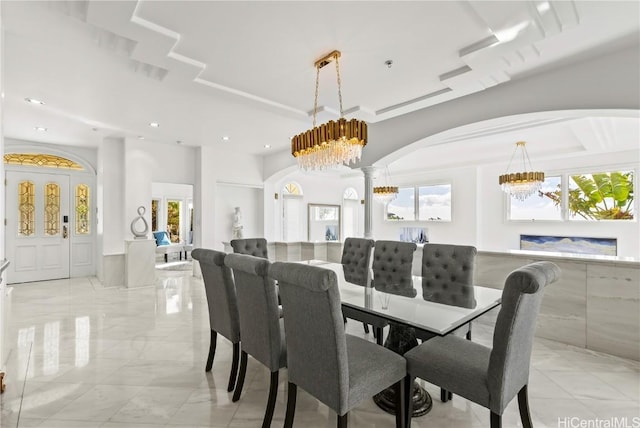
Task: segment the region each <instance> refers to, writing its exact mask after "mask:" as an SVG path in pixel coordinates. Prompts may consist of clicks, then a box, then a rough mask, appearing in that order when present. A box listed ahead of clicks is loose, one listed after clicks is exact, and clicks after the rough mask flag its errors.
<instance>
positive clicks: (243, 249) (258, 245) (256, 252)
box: [231, 238, 269, 259]
mask: <svg viewBox="0 0 640 428" xmlns="http://www.w3.org/2000/svg"><path fill="white" fill-rule="evenodd" d="M231 247H232V248H233V252H234V253H236V254H248V255H250V256H254V257H261V258H263V259H268V258H269V253H268V250H267V240H266V239H264V238H244V239H233V240H232V241H231Z"/></svg>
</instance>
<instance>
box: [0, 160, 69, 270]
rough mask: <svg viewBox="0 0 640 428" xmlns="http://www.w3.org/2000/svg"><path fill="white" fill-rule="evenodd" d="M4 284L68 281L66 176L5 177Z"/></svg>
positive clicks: (15, 174)
mask: <svg viewBox="0 0 640 428" xmlns="http://www.w3.org/2000/svg"><path fill="white" fill-rule="evenodd" d="M6 178H7V181H6V205H7V206H6V228H5V231H6V236H5V240H6V254H7V259H8V260H9V261H10V265H9V267H8V269H7V282H8V283H18V282H30V281H43V280H50V279H59V278H69V270H70V268H69V254H70V246H69V234H70V230H69V227H70V222H69V219H70V200H69V176H68V175H64V174H46V173H40V172H32V171H29V172H22V171H7V173H6Z"/></svg>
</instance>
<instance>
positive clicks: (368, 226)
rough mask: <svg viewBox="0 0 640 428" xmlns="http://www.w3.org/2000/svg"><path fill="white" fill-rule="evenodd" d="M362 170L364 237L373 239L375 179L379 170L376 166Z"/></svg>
mask: <svg viewBox="0 0 640 428" xmlns="http://www.w3.org/2000/svg"><path fill="white" fill-rule="evenodd" d="M360 169H361V170H362V172H363V173H364V237H365V238H369V239H372V238H373V227H372V221H371V215H372V213H373V179H374V175H375V172H376V170H377V168H376V167H375V166H365V167H362V168H360Z"/></svg>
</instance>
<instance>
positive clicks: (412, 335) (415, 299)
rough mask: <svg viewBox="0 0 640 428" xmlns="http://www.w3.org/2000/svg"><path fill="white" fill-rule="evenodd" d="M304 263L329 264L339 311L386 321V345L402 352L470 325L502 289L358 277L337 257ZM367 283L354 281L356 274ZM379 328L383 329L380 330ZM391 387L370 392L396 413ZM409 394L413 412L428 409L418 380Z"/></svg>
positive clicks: (428, 400) (376, 321)
mask: <svg viewBox="0 0 640 428" xmlns="http://www.w3.org/2000/svg"><path fill="white" fill-rule="evenodd" d="M300 263H305V264H309V265H313V266H318V267H322V268H325V269H330V270H332V271H334V272H335V273H336V276H337V279H338V286H339V289H340V298H341V300H342V312H343V314H344V316H345V317H346V318H351V319H354V320H358V321H362V322H364V323H369V324H372V325H373V326H374V327H376V326H377V327H382V326H385V325H389V334H388V336H387V338H386V340H385V341H384V346H385V347H387V348H389V349H391V350H393V351H394V352H397V353H399V354H401V355H403V354H404V353H406V352H408V351H409V350H410V349H411V348H413V347H415V346H418V341H417V339H422V340H428V339H429V338H432V337H435V336H445V335H447V334H451V333H453V332H455V331H456V330H459V329H462V328H463V327H465V326H467V325H469V323H470V322H471V321H473V320H474V319H476V318H478V317H480V316H481V315H483V314H486V313H487V312H488V311H490V310H491V309H493V308H495V307H497V306H499V305H500V301H501V297H502V290H499V289H493V288H488V287H481V286H477V285H466V284H461V283H456V282H449V283H440V284H438V285H433V284H432V283H430V282H429V281H426V280H425V279H423V278H422V277H419V276H413V277H412V281H407V282H405V283H406V284H407V285H406V286H402V287H400V286H398V284H397V283H393V282H389V281H385V280H384V279H383V278H370V277H371V276H372V274H371V273H370V272H369V274H368V277H369V278H370V280H369V281H364V282H363V281H361V278H353V273H352V272H349V271H348V270H345V268H344V266H343V265H342V264H340V263H332V262H327V261H322V260H307V261H303V262H300ZM356 279H357V280H358V281H357V282H358V283H360V284H362V283H366V284H368V285H367V286H362V285H357V284H355V283H354V282H355V281H354V280H356ZM378 331H381V330H378ZM394 394H395V392H394V389H393V388H389V389H387V390H385V391H383V392H381V393H380V394H378V395H376V396H375V397H374V401H375V402H376V404H377V405H378V406H379V407H380V408H382V409H383V410H385V411H387V412H389V413H395V398H394ZM411 399H412V400H413V404H414V407H413V409H414V412H413V416H414V417H415V416H422V415H424V414H426V413H428V412H429V410H430V409H431V404H432V401H431V397H430V396H429V394H428V393H427V391H425V390H424V388H422V387H420V386H419V385H418V384H417V383H415V384H414V387H413V393H412V397H411Z"/></svg>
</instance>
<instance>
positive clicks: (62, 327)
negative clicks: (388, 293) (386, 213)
mask: <svg viewBox="0 0 640 428" xmlns="http://www.w3.org/2000/svg"><path fill="white" fill-rule="evenodd" d="M165 268H166V269H162V270H161V269H158V270H157V282H156V286H155V287H144V288H133V289H126V288H104V287H102V285H101V284H100V283H99V282H98V281H97V280H96V279H95V278H78V279H70V280H60V281H47V282H38V283H31V284H22V285H16V286H14V287H13V291H12V298H11V303H10V305H9V306H8V309H9V310H10V324H9V325H8V328H7V338H6V341H7V343H6V345H7V346H8V347H9V349H10V353H9V355H8V360H7V364H6V368H7V378H6V382H7V390H6V392H5V393H4V394H2V395H1V396H0V397H1V410H2V413H1V419H0V426H1V427H3V428H4V427H34V426H37V427H67V428H73V427H82V428H91V427H114V428H115V427H129V428H137V427H147V428H149V427H154V426H169V427H235V428H241V427H252V428H253V427H258V426H260V423H261V421H262V417H263V414H264V407H265V405H266V396H267V388H268V386H269V373H268V371H267V370H266V369H265V368H264V366H262V365H261V364H256V363H255V362H254V363H253V364H252V363H251V362H249V366H248V371H247V377H246V381H245V387H244V394H243V397H242V399H241V400H240V401H239V402H237V403H232V402H231V394H230V393H228V392H227V391H226V383H227V376H228V373H229V368H230V360H231V345H230V344H229V342H228V341H226V340H224V339H219V340H218V351H217V354H216V359H215V362H214V366H213V370H212V372H211V373H205V372H204V366H205V362H206V356H207V351H208V346H209V323H208V314H207V303H206V298H205V295H204V288H203V285H202V281H201V280H199V279H196V278H194V277H191V276H190V272H189V271H185V270H182V269H184V266H181V265H176V266H171V265H169V266H165ZM347 329H348V331H349V332H350V333H352V334H357V335H362V336H367V335H364V332H363V329H362V324H361V323H358V322H353V321H351V322H348V323H347ZM491 335H492V329H491V327H490V326H489V325H488V324H483V323H478V322H476V323H475V324H474V340H477V341H479V342H481V343H485V344H489V343H490V340H491V339H490V338H491ZM367 337H368V338H369V339H370V340H373V337H372V336H371V335H368V336H367ZM286 379H287V378H286V370H285V371H284V372H282V375H281V377H280V390H279V392H278V402H277V405H276V409H275V415H274V421H273V424H272V426H274V427H279V426H282V423H283V419H284V410H285V397H286V393H285V388H286ZM425 387H426V388H427V390H428V391H430V392H431V394H432V395H433V396H434V398H435V397H439V389H438V388H436V387H434V386H433V385H430V384H426V385H425ZM529 390H530V403H531V408H532V409H531V410H532V414H533V420H534V426H536V427H537V428H541V427H553V428H557V427H559V426H567V427H569V426H581V425H571V423H573V422H571V421H578V422H580V421H583V420H584V421H597V420H601V421H602V420H609V421H611V420H614V419H616V420H624V418H626V421H627V422H628V423H629V424H630V425H629V426H633V425H631V424H632V423H633V418H634V417H635V418H640V364H638V362H634V361H629V360H624V359H621V358H616V357H611V356H608V355H605V354H600V353H596V352H591V351H586V350H583V349H579V348H575V347H572V346H568V345H563V344H560V343H557V342H552V341H549V340H541V339H536V342H535V347H534V353H533V360H532V370H531V380H530V387H529ZM571 418H574V419H571ZM575 418H577V419H575ZM637 420H639V421H640V419H637ZM563 421H566V423H565V424H564V425H563ZM349 422H350V424H349V425H350V427H356V428H357V427H362V428H364V427H366V428H371V427H392V426H394V419H393V418H392V417H391V416H390V415H387V414H385V413H384V412H382V411H381V410H379V409H378V408H377V407H376V405H375V404H373V402H372V401H370V400H369V401H367V402H366V403H365V404H363V405H362V406H360V407H359V408H357V409H356V410H354V411H353V412H352V413H351V416H350V421H349ZM585 423H586V422H585ZM295 425H296V426H300V427H307V428H314V427H334V426H335V414H334V413H333V412H331V411H329V410H328V409H327V407H326V406H324V405H322V404H319V403H318V402H317V401H316V400H315V399H313V398H312V397H310V396H309V395H306V394H305V393H304V392H302V391H299V394H298V406H297V412H296V424H295ZM413 426H414V427H417V428H421V427H430V428H438V427H442V428H445V427H446V428H449V427H488V426H489V413H488V411H487V410H486V409H484V408H481V407H479V406H476V405H474V404H471V403H469V402H468V401H466V400H464V399H462V398H460V397H454V399H453V401H451V402H448V403H441V402H440V401H438V400H434V407H433V410H432V411H431V413H429V414H428V415H426V416H423V417H421V418H416V419H414V425H413ZM504 426H505V427H516V426H520V421H519V417H518V409H517V404H516V403H515V402H512V403H511V404H510V405H509V407H508V409H507V411H506V414H505V418H504ZM584 426H587V425H584ZM589 426H598V425H589ZM601 426H605V425H601ZM607 426H615V425H607ZM621 426H624V425H621Z"/></svg>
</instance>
